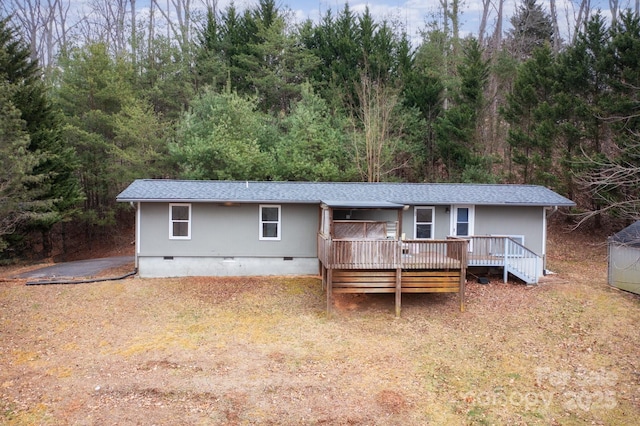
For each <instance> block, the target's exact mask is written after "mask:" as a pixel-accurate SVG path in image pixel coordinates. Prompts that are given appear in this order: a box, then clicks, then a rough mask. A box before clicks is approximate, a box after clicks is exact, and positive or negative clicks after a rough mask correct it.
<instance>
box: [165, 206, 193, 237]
mask: <svg viewBox="0 0 640 426" xmlns="http://www.w3.org/2000/svg"><path fill="white" fill-rule="evenodd" d="M174 206H175V207H180V206H183V207H184V206H186V207H188V208H189V219H187V220H173V207H174ZM174 222H181V223H184V222H186V223H187V235H186V236H184V235H173V224H174ZM169 239H170V240H190V239H191V204H189V203H169Z"/></svg>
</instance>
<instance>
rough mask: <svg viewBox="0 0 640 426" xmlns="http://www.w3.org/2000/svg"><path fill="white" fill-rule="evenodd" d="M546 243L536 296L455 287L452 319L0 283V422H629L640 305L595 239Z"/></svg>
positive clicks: (285, 298)
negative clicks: (609, 270) (610, 273)
mask: <svg viewBox="0 0 640 426" xmlns="http://www.w3.org/2000/svg"><path fill="white" fill-rule="evenodd" d="M551 237H552V239H551V242H550V253H549V261H548V267H549V268H550V269H551V270H553V271H554V272H556V274H555V275H551V276H549V277H547V278H546V279H545V281H544V282H543V283H541V284H540V285H538V286H537V287H531V288H527V287H526V286H524V285H522V284H516V283H508V284H503V283H501V282H500V281H498V279H497V278H494V279H493V280H492V281H491V283H490V284H489V285H481V284H477V283H475V282H473V281H472V280H470V281H469V284H468V286H467V311H466V312H464V313H460V312H459V310H458V299H457V296H456V295H453V294H451V295H446V294H442V295H407V296H405V297H404V298H403V313H402V318H400V319H395V318H394V305H393V295H367V296H364V295H342V296H338V297H337V298H336V309H335V315H334V317H333V318H331V319H327V317H326V315H325V296H324V294H323V292H322V289H321V284H320V281H319V280H318V279H317V278H316V277H301V278H242V279H214V278H189V279H139V278H133V279H127V280H123V281H115V282H103V283H96V284H82V285H52V286H25V285H24V282H23V281H16V280H9V279H5V280H4V281H2V280H0V423H2V424H10V425H21V424H29V425H31V424H45V425H46V424H52V425H64V424H79V425H89V424H144V425H151V424H158V425H159V424H171V425H178V424H211V425H245V424H265V425H273V424H278V425H301V424H327V425H429V424H432V425H464V424H487V425H489V424H499V425H503V424H514V425H520V424H522V425H525V424H526V425H538V424H539V425H550V424H562V425H573V424H575V425H584V424H589V425H592V424H596V425H599V424H602V425H628V424H632V423H634V422H635V421H637V419H638V418H640V357H639V355H638V354H639V350H640V333H639V332H638V327H639V326H640V297H637V296H635V295H632V294H628V293H624V292H621V291H617V290H615V289H611V288H609V287H608V286H607V284H606V250H605V247H604V246H603V245H602V244H601V243H593V242H592V239H591V238H587V237H579V236H575V235H569V234H564V233H562V232H556V233H554V234H552V235H551ZM597 240H598V241H602V239H600V238H598V239H597ZM593 241H596V239H593ZM9 272H11V271H9V270H5V271H2V274H3V275H5V276H6V275H7V273H9ZM111 272H114V273H119V272H121V271H111Z"/></svg>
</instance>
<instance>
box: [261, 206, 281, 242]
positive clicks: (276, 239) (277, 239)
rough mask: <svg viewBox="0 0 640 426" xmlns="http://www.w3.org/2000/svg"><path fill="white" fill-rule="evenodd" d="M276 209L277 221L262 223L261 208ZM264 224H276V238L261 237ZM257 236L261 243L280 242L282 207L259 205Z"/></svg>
mask: <svg viewBox="0 0 640 426" xmlns="http://www.w3.org/2000/svg"><path fill="white" fill-rule="evenodd" d="M265 207H266V208H277V209H278V221H277V222H269V221H267V222H264V221H263V220H262V209H263V208H265ZM264 223H276V225H277V227H278V236H277V237H265V236H264V235H262V225H263V224H264ZM258 235H259V239H260V240H261V241H280V240H281V239H282V207H281V206H280V205H278V204H260V208H259V209H258Z"/></svg>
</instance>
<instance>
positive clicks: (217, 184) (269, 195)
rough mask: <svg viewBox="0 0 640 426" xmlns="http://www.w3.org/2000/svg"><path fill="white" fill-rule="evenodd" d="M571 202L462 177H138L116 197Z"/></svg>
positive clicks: (533, 189)
mask: <svg viewBox="0 0 640 426" xmlns="http://www.w3.org/2000/svg"><path fill="white" fill-rule="evenodd" d="M327 200H331V202H332V203H340V202H344V203H363V204H376V203H380V204H401V205H420V204H426V205H449V204H474V205H517V206H559V207H562V206H574V205H575V203H574V202H573V201H571V200H569V199H567V198H565V197H563V196H561V195H559V194H557V193H555V192H553V191H552V190H550V189H548V188H545V187H544V186H537V185H485V184H462V183H353V182H254V181H206V180H201V181H194V180H165V179H140V180H136V181H134V182H133V183H131V185H129V187H127V188H126V189H125V190H124V191H122V192H121V193H120V194H119V195H118V197H117V201H120V202H137V201H142V202H237V203H305V204H320V203H322V202H326V201H327Z"/></svg>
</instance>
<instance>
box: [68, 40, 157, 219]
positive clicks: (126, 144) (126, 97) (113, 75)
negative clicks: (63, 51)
mask: <svg viewBox="0 0 640 426" xmlns="http://www.w3.org/2000/svg"><path fill="white" fill-rule="evenodd" d="M62 67H63V72H62V76H61V81H60V82H59V83H58V90H57V100H58V102H59V104H60V106H61V108H62V110H63V112H64V114H65V117H66V125H65V127H64V137H65V138H66V139H67V141H68V142H69V143H70V144H71V145H72V146H74V147H75V149H76V152H77V154H78V157H79V159H80V167H79V170H78V174H79V176H80V181H81V184H82V187H83V190H84V192H85V194H86V199H85V202H84V209H83V213H82V214H83V217H84V219H85V220H86V222H87V224H93V225H96V224H97V225H108V224H113V223H114V219H115V209H116V203H115V197H116V195H117V194H118V193H119V192H120V191H121V190H122V189H124V187H125V186H126V185H128V184H129V183H130V182H131V180H132V179H135V178H138V177H153V176H159V175H166V167H165V163H164V160H162V157H163V154H164V153H165V151H166V148H165V146H166V145H165V136H164V132H165V128H164V125H163V124H162V123H161V122H160V120H159V118H158V117H157V115H156V114H155V112H154V110H153V108H152V107H151V105H150V104H149V103H148V102H147V101H146V100H145V99H144V98H143V97H142V96H141V95H140V93H139V92H138V91H137V90H136V87H135V84H134V81H135V78H134V76H133V74H134V73H133V67H132V64H131V62H128V61H127V60H125V59H124V58H117V59H112V58H111V57H110V56H109V54H108V51H107V47H106V46H105V45H104V44H102V43H97V44H92V45H89V46H86V47H85V48H83V49H76V50H74V51H72V52H70V55H69V57H68V58H65V59H64V60H63V61H62Z"/></svg>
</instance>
